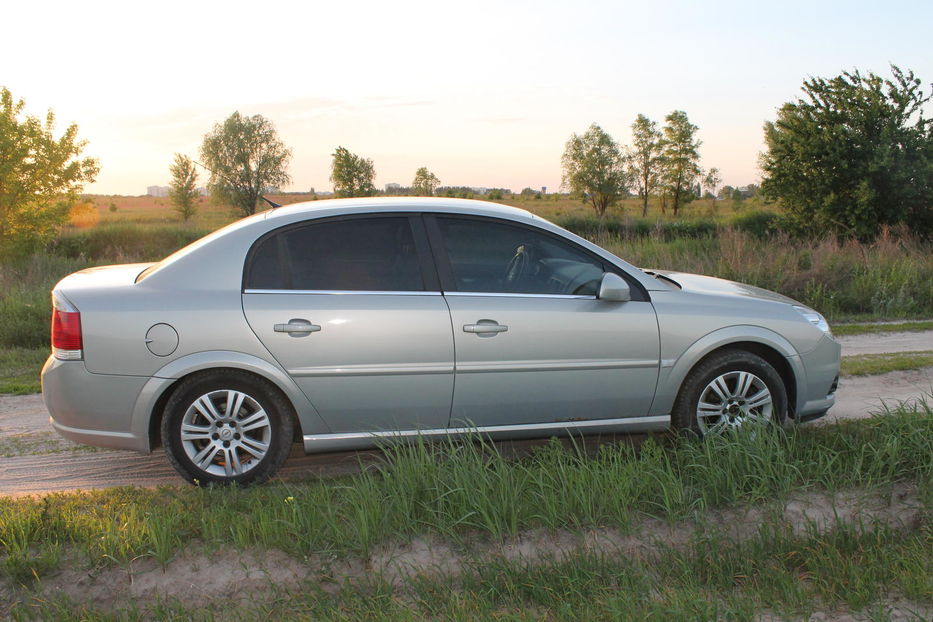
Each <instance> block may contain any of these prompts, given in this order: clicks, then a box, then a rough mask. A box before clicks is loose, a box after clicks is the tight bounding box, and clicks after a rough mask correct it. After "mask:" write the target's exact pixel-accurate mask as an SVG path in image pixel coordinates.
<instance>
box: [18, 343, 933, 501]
mask: <svg viewBox="0 0 933 622" xmlns="http://www.w3.org/2000/svg"><path fill="white" fill-rule="evenodd" d="M839 341H840V342H841V343H842V347H843V355H844V356H845V355H855V354H868V353H875V352H899V351H910V350H933V331H928V332H923V333H891V334H888V335H859V336H853V337H843V338H840V340H839ZM931 393H933V368H925V369H920V370H912V371H904V372H891V373H888V374H883V375H879V376H867V377H851V378H843V379H842V380H841V381H840V386H839V391H838V393H837V402H836V405H835V406H834V407H833V409H832V410H830V412H829V415H827V416H826V417H825V418H824V419H823V420H821V421H824V422H833V421H838V420H841V419H857V418H862V417H867V416H869V414H871V413H872V412H877V411H879V410H881V409H883V404H884V403H886V404H889V405H895V404H897V403H898V402H900V401H910V400H915V399H917V398H919V397H921V396H923V395H927V396H928V397H929V395H930V394H931ZM931 402H933V399H931ZM808 425H811V424H808ZM529 444H534V443H529ZM517 445H518V446H519V448H520V447H521V446H522V445H523V444H522V443H519V444H517ZM377 459H378V452H372V451H368V452H367V451H364V452H342V453H335V454H317V455H312V456H306V455H304V453H303V452H302V451H301V448H300V445H296V446H295V447H294V449H293V451H292V454H291V455H290V456H289V459H288V461H287V462H286V463H285V467H284V468H283V469H282V471H281V473H280V475H279V477H281V478H286V479H293V478H305V477H314V476H337V475H344V474H350V473H355V472H357V471H358V470H359V468H360V465H361V464H366V463H370V462H372V461H374V460H377ZM180 483H181V480H180V479H179V476H178V474H177V473H176V472H175V471H174V470H173V469H172V468H171V466H169V464H168V461H167V460H166V458H165V456H164V455H163V453H162V451H161V450H157V451H155V452H153V453H152V454H149V455H142V454H137V453H135V452H126V451H109V450H93V449H88V448H83V447H81V446H78V445H75V444H72V443H70V442H68V441H66V440H64V439H62V438H60V437H59V436H58V435H57V434H56V433H55V432H54V431H53V430H52V428H51V426H50V425H49V422H48V412H47V411H46V409H45V405H44V404H43V403H42V398H41V396H40V395H25V396H0V494H2V495H13V496H17V495H24V494H41V493H47V492H54V491H64V490H77V489H92V488H107V487H111V486H125V485H136V486H147V487H155V486H161V485H178V484H180Z"/></svg>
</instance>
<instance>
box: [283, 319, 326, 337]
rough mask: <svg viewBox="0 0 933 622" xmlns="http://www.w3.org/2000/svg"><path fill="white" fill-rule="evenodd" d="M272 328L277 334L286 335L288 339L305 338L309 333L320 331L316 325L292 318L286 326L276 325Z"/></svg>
mask: <svg viewBox="0 0 933 622" xmlns="http://www.w3.org/2000/svg"><path fill="white" fill-rule="evenodd" d="M272 328H273V330H274V331H275V332H277V333H288V335H289V337H307V336H308V335H310V334H311V333H316V332H318V331H320V330H321V327H320V326H318V325H317V324H312V323H311V322H309V321H308V320H305V319H302V318H294V319H291V320H289V321H288V323H287V324H276V325H275V326H273V327H272Z"/></svg>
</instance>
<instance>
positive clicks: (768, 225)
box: [732, 210, 780, 240]
mask: <svg viewBox="0 0 933 622" xmlns="http://www.w3.org/2000/svg"><path fill="white" fill-rule="evenodd" d="M779 223H780V219H779V216H778V214H776V213H775V212H769V211H764V210H753V211H750V212H747V213H745V214H741V215H739V216H736V217H735V218H733V219H732V227H733V228H735V229H738V230H739V231H744V232H745V233H748V234H751V235H753V236H754V237H756V238H758V239H759V240H761V239H764V238H768V237H770V236H771V235H773V234H774V233H776V232H777V231H778V229H779Z"/></svg>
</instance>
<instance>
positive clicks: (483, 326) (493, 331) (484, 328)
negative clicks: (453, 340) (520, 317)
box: [463, 320, 509, 337]
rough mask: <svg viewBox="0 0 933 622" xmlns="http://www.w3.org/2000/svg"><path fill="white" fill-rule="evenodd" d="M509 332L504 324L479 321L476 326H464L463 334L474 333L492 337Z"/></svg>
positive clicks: (492, 321)
mask: <svg viewBox="0 0 933 622" xmlns="http://www.w3.org/2000/svg"><path fill="white" fill-rule="evenodd" d="M507 330H509V327H508V326H506V325H505V324H500V323H499V322H497V321H495V320H480V321H479V322H477V323H476V324H464V325H463V332H465V333H476V334H478V335H481V336H487V337H492V336H494V335H497V334H499V333H504V332H505V331H507Z"/></svg>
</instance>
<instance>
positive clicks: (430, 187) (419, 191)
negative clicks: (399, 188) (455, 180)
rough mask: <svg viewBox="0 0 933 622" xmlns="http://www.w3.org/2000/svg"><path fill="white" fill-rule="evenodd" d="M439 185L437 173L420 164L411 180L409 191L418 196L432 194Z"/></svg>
mask: <svg viewBox="0 0 933 622" xmlns="http://www.w3.org/2000/svg"><path fill="white" fill-rule="evenodd" d="M440 185H441V180H440V179H438V178H437V175H435V174H434V173H432V172H431V171H429V170H428V169H427V167H425V166H422V167H421V168H419V169H418V170H417V171H415V180H414V181H413V182H411V191H412V193H413V194H416V195H418V196H420V197H430V196H434V191H435V190H436V189H437V187H438V186H440Z"/></svg>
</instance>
